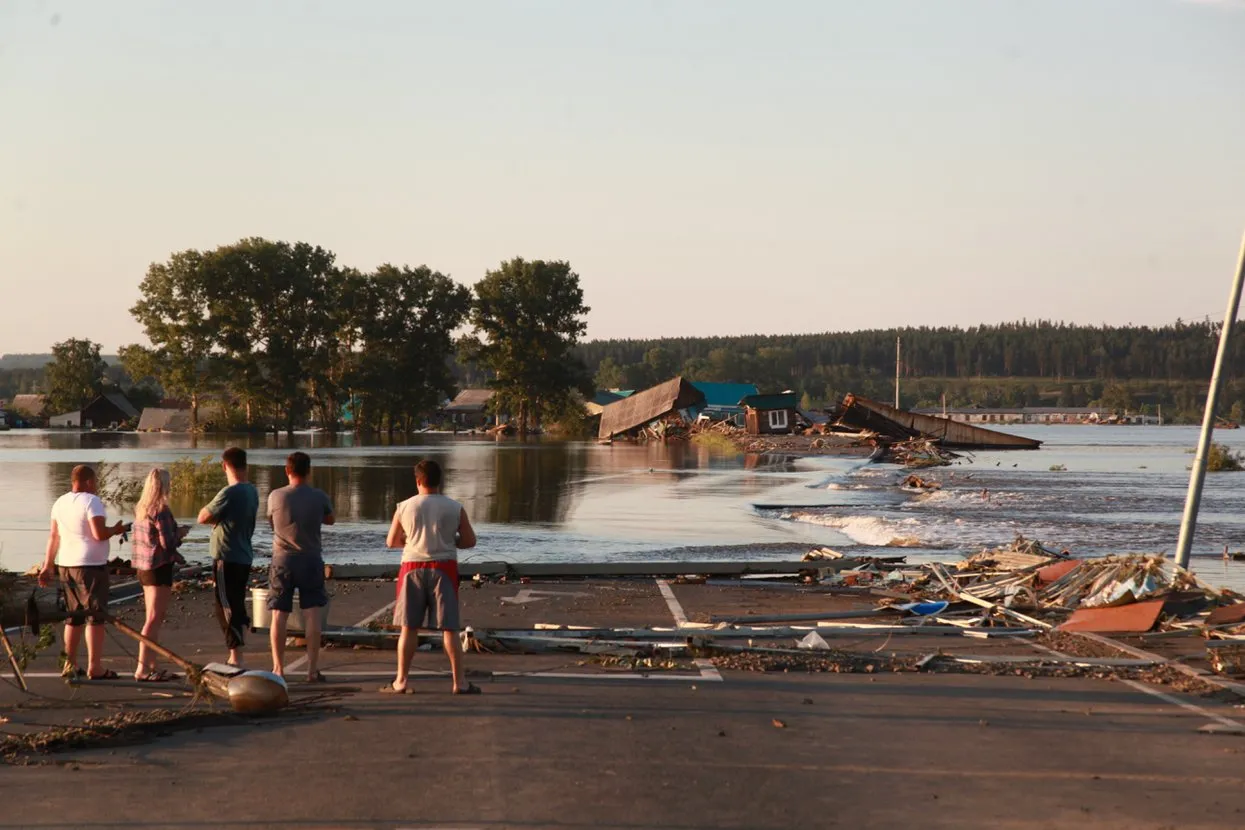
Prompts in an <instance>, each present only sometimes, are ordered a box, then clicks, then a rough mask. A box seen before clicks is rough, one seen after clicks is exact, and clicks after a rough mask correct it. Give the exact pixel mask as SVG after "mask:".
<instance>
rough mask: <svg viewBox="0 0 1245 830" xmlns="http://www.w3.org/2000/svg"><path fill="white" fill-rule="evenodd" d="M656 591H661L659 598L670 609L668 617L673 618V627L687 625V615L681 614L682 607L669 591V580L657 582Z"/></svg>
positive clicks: (672, 592)
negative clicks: (660, 597)
mask: <svg viewBox="0 0 1245 830" xmlns="http://www.w3.org/2000/svg"><path fill="white" fill-rule="evenodd" d="M657 590H658V591H661V596H662V598H663V599H665V601H666V606H667V607H668V608H669V609H670V615H671V616H672V617H674V625H675V627H676V628H683V627H684V626H685V625H687V615H686V614H684V613H683V606H682V605H679V600H678V598H676V597H675V595H674V591H672V590H671V589H670V580H668V579H659V580H657Z"/></svg>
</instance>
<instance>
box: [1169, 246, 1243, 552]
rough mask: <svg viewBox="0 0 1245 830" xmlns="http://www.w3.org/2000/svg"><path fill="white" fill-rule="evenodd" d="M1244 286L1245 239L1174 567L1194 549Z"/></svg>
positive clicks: (1209, 394) (1211, 378)
mask: <svg viewBox="0 0 1245 830" xmlns="http://www.w3.org/2000/svg"><path fill="white" fill-rule="evenodd" d="M1242 283H1245V236H1242V238H1241V252H1240V255H1239V257H1238V258H1237V264H1236V279H1235V280H1233V282H1232V292H1231V293H1230V294H1229V295H1228V311H1227V314H1225V315H1224V318H1223V328H1222V329H1221V330H1220V332H1219V351H1218V352H1216V353H1215V368H1214V371H1212V372H1211V375H1210V391H1208V392H1207V393H1206V411H1205V412H1204V413H1202V435H1201V437H1200V438H1199V439H1198V442H1197V455H1196V456H1195V457H1194V459H1193V472H1191V473H1190V474H1189V492H1188V495H1186V496H1185V501H1184V518H1183V519H1182V520H1181V522H1180V541H1178V542H1177V543H1176V564H1177V565H1180V566H1181V567H1182V568H1187V567H1189V549H1190V548H1191V547H1192V546H1193V531H1194V530H1195V529H1196V528H1197V511H1198V507H1200V506H1201V503H1202V483H1203V482H1204V481H1205V479H1206V460H1207V457H1208V455H1209V453H1210V439H1211V435H1212V433H1213V432H1214V430H1215V409H1216V408H1218V406H1219V387H1220V386H1221V384H1222V381H1223V378H1222V373H1223V363H1224V360H1225V359H1226V358H1227V354H1228V339H1229V338H1230V337H1231V336H1232V325H1233V323H1235V322H1236V312H1237V309H1238V308H1240V305H1241V285H1242Z"/></svg>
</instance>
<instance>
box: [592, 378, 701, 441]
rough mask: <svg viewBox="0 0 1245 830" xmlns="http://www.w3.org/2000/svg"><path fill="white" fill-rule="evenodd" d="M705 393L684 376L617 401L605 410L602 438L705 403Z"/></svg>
mask: <svg viewBox="0 0 1245 830" xmlns="http://www.w3.org/2000/svg"><path fill="white" fill-rule="evenodd" d="M704 400H705V396H704V393H703V392H701V391H700V390H699V389H697V388H696V387H695V386H693V385H692V384H690V383H688V382H687V381H686V380H684V379H683V378H681V377H677V378H671V379H670V380H668V381H666V382H665V383H659V384H657V385H656V386H653V387H650V388H648V389H645V390H644V391H643V392H636V393H635V394H633V395H631V396H630V397H627V398H623V399H622V400H620V401H614V402H613V403H612V404H609V405H608V406H606V407H605V408H604V409H603V410H601V430H600V432H599V433H598V434H599V435H600V437H601V438H613V437H614V436H616V435H622V434H623V433H625V432H629V431H631V430H633V429H635V428H637V427H642V426H644V425H645V424H647V423H648V422H650V421H655V420H657V419H658V418H660V417H661V416H663V415H667V414H669V413H671V412H675V411H677V410H680V409H686V408H687V407H689V406H695V405H697V404H702V403H704Z"/></svg>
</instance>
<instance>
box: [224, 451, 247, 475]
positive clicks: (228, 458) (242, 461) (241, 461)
mask: <svg viewBox="0 0 1245 830" xmlns="http://www.w3.org/2000/svg"><path fill="white" fill-rule="evenodd" d="M220 460H221V461H224V462H225V466H226V467H228V468H229V469H231V470H245V469H246V450H244V449H242V448H241V447H229V448H228V449H226V450H225V451H224V452H223V453H221V454H220Z"/></svg>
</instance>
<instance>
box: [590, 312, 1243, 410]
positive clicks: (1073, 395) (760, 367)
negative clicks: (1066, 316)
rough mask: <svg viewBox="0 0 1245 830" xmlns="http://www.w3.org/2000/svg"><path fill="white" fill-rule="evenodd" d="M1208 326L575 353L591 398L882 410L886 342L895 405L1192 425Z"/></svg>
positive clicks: (1209, 340) (1004, 330)
mask: <svg viewBox="0 0 1245 830" xmlns="http://www.w3.org/2000/svg"><path fill="white" fill-rule="evenodd" d="M1218 337H1219V324H1215V323H1211V322H1209V321H1207V322H1194V323H1189V322H1184V321H1181V320H1177V321H1176V322H1175V323H1173V324H1171V325H1166V326H1157V327H1152V326H1078V325H1072V324H1068V323H1056V322H1049V321H1035V322H1029V321H1021V322H1017V323H1007V324H1002V325H994V326H974V327H970V328H952V327H944V328H929V327H922V328H904V329H882V330H869V331H855V332H827V333H822V334H792V335H748V336H740V337H678V338H664V339H655V340H598V341H592V342H587V343H582V344H580V345H579V346H578V347H577V348H576V352H577V353H578V354H579V356H580V357H581V358H582V359H583V360H584V362H585V363H586V364H587V365H588V366H590V367H595V376H596V381H597V383H598V385H599V386H601V387H602V388H620V389H636V388H643V387H645V386H648V385H650V384H651V383H653V382H656V381H657V380H660V379H663V378H664V377H669V376H671V375H673V374H682V375H683V376H685V377H687V378H689V379H690V380H702V381H738V382H746V383H756V384H757V385H758V386H760V387H761V388H762V389H765V390H778V389H793V390H795V391H797V392H799V393H801V395H802V396H803V400H804V403H805V405H806V406H810V405H812V406H817V405H826V404H830V403H832V402H834V401H836V400H838V399H840V398H841V397H842V396H843V395H844V394H846V393H847V392H856V393H859V394H863V395H868V396H871V397H880V398H882V399H883V400H890V399H891V396H892V394H893V389H894V378H895V364H896V338H899V340H900V341H901V344H902V349H901V361H900V367H899V368H900V375H901V397H902V403H903V404H904V405H906V406H913V407H918V406H935V405H940V404H941V402H942V396H943V395H944V394H945V395H946V396H947V402H948V404H949V405H951V406H968V405H973V404H978V405H983V406H1041V405H1045V406H1056V405H1057V406H1087V405H1090V404H1094V405H1101V406H1107V407H1111V408H1115V409H1147V408H1149V409H1157V407H1159V406H1162V407H1164V415H1165V416H1167V417H1170V418H1182V419H1191V420H1195V419H1196V418H1197V417H1199V413H1200V407H1201V405H1202V403H1203V402H1204V399H1205V393H1206V383H1207V380H1208V379H1209V376H1210V367H1211V363H1212V362H1213V359H1214V352H1215V348H1216V345H1217V342H1218ZM1226 380H1227V385H1226V395H1225V399H1226V402H1227V403H1226V404H1225V408H1226V407H1228V406H1232V405H1235V406H1236V408H1235V410H1234V411H1236V412H1240V413H1242V414H1245V339H1243V338H1240V337H1237V338H1234V339H1233V341H1232V345H1231V350H1230V352H1229V362H1228V373H1227V375H1226Z"/></svg>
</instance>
